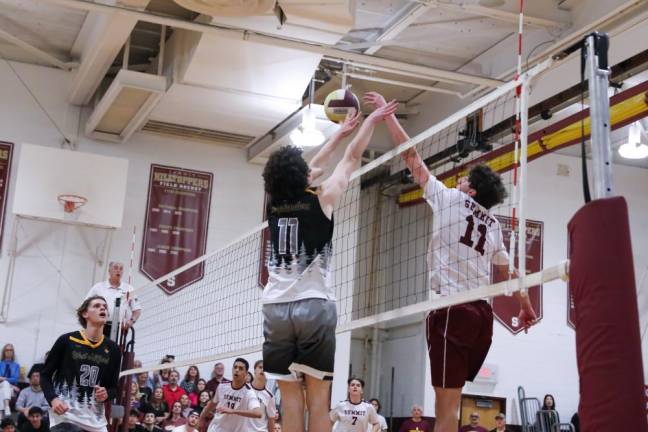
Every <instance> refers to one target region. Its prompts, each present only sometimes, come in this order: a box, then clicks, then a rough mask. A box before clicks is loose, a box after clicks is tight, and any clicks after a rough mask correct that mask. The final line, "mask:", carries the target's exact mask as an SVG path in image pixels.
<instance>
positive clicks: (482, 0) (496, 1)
mask: <svg viewBox="0 0 648 432" xmlns="http://www.w3.org/2000/svg"><path fill="white" fill-rule="evenodd" d="M504 3H506V1H505V0H479V2H478V4H479V6H484V7H498V6H502V5H503V4H504Z"/></svg>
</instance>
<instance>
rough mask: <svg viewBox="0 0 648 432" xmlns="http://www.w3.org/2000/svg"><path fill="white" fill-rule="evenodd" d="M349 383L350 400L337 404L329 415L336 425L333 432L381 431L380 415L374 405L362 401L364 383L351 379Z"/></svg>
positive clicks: (357, 379)
mask: <svg viewBox="0 0 648 432" xmlns="http://www.w3.org/2000/svg"><path fill="white" fill-rule="evenodd" d="M347 383H348V385H349V388H348V390H349V396H348V397H349V398H348V399H347V400H345V401H342V402H340V403H339V404H337V405H336V406H335V408H333V409H332V410H331V412H330V413H329V417H330V418H331V421H332V422H334V423H335V424H334V425H333V432H367V430H372V431H373V432H378V431H379V430H380V422H379V419H378V414H377V413H376V410H375V409H374V407H373V405H372V404H370V403H369V402H367V401H365V400H362V394H363V391H364V381H363V380H361V379H360V378H354V377H351V378H349V380H348V381H347ZM369 425H371V429H369V427H370V426H369Z"/></svg>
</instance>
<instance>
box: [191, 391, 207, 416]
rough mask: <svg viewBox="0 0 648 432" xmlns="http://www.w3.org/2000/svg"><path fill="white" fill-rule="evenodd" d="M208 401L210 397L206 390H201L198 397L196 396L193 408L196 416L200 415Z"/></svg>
mask: <svg viewBox="0 0 648 432" xmlns="http://www.w3.org/2000/svg"><path fill="white" fill-rule="evenodd" d="M210 399H211V395H210V394H209V392H208V391H207V390H203V391H201V392H200V395H199V396H198V404H196V405H195V406H194V409H195V410H196V411H197V412H198V414H200V413H201V412H202V410H203V408H205V407H206V406H207V404H208V403H209V400H210Z"/></svg>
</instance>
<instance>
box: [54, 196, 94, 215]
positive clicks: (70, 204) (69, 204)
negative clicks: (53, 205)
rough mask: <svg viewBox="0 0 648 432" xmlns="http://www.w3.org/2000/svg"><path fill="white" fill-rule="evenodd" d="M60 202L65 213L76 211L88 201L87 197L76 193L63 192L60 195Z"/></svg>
mask: <svg viewBox="0 0 648 432" xmlns="http://www.w3.org/2000/svg"><path fill="white" fill-rule="evenodd" d="M58 202H59V203H60V204H61V205H62V206H63V210H64V211H65V213H74V211H75V210H76V209H78V208H80V207H83V206H84V205H85V203H87V202H88V199H87V198H86V197H82V196H80V195H74V194H61V195H59V196H58Z"/></svg>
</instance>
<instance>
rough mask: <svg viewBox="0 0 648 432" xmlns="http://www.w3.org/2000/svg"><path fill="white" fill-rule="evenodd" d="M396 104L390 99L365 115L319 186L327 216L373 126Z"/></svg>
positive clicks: (330, 213)
mask: <svg viewBox="0 0 648 432" xmlns="http://www.w3.org/2000/svg"><path fill="white" fill-rule="evenodd" d="M397 106H398V103H397V102H396V101H391V102H390V103H388V104H386V105H384V106H382V107H380V108H377V109H376V110H375V111H374V112H372V113H371V114H370V115H369V117H367V119H366V120H365V122H364V123H363V124H362V126H360V130H359V131H358V134H357V135H356V136H355V137H354V138H353V141H351V144H349V146H348V147H347V149H346V151H345V152H344V156H343V157H342V160H340V162H338V164H337V166H336V167H335V170H334V171H333V174H331V176H330V177H329V178H327V179H326V180H325V181H324V182H323V183H322V185H321V186H320V195H319V201H320V205H321V206H322V210H323V211H324V214H326V215H327V216H328V217H330V216H331V215H332V214H333V207H334V206H335V204H336V203H337V201H338V199H340V197H341V196H342V193H344V191H345V190H346V188H347V186H348V185H349V178H350V177H351V174H352V173H353V171H354V170H355V169H356V168H358V167H359V166H360V161H361V160H362V154H363V153H364V151H365V150H366V149H367V146H368V145H369V141H370V140H371V137H372V135H373V131H374V128H375V127H376V125H377V124H378V123H380V122H381V121H382V120H383V119H384V118H385V117H386V116H388V115H390V114H393V113H394V112H395V111H396V107H397Z"/></svg>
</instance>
